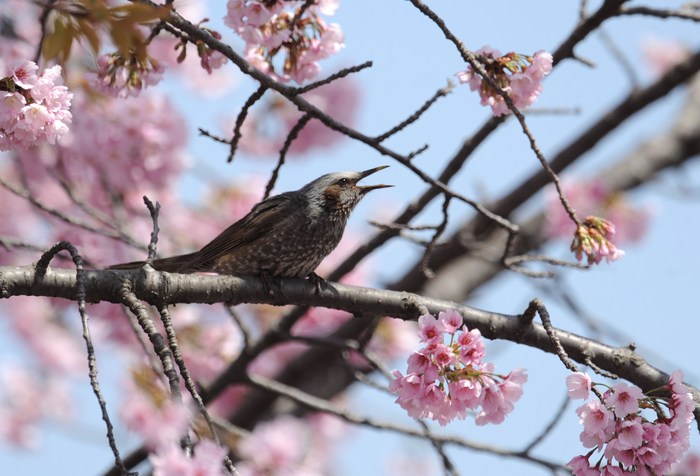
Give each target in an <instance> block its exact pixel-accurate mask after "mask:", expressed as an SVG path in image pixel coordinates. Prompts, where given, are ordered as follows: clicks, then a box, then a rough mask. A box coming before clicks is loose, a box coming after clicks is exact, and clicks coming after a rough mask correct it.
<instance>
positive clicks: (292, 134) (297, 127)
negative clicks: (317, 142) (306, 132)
mask: <svg viewBox="0 0 700 476" xmlns="http://www.w3.org/2000/svg"><path fill="white" fill-rule="evenodd" d="M311 119H313V116H312V115H311V114H308V113H307V114H304V115H303V116H301V117H300V118H299V120H298V121H297V123H296V124H294V127H292V130H290V131H289V134H288V135H287V138H286V139H285V141H284V145H283V146H282V150H280V158H279V160H277V166H276V167H275V169H274V170H273V171H272V175H271V176H270V180H269V181H268V182H267V186H266V187H265V195H264V196H263V200H264V199H266V198H267V197H269V196H270V192H272V189H273V187H274V186H275V182H277V177H278V176H279V173H280V169H281V168H282V165H284V161H285V159H286V158H287V152H289V148H290V147H291V145H292V142H294V140H295V139H296V138H297V137H299V133H300V132H301V130H302V129H303V128H304V127H305V126H306V124H308V123H309V121H310V120H311Z"/></svg>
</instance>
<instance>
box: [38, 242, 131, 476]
mask: <svg viewBox="0 0 700 476" xmlns="http://www.w3.org/2000/svg"><path fill="white" fill-rule="evenodd" d="M61 251H68V252H69V253H70V255H71V258H72V260H73V263H74V264H75V281H76V296H75V297H76V300H77V301H78V313H79V314H80V323H81V326H82V328H83V340H85V347H86V349H87V360H88V376H89V378H90V387H91V388H92V391H93V393H94V394H95V397H96V398H97V403H98V404H99V405H100V411H101V412H102V420H104V422H105V426H106V427H107V441H108V442H109V447H110V449H111V450H112V454H113V455H114V464H115V466H116V467H117V468H119V470H120V471H121V474H124V475H133V474H136V473H129V472H128V471H127V469H126V467H125V466H124V462H123V461H122V459H121V456H120V454H119V449H118V448H117V442H116V440H115V439H114V427H113V426H112V421H111V420H110V418H109V412H108V411H107V403H106V402H105V399H104V397H103V396H102V391H101V390H100V383H99V381H98V380H97V357H96V356H95V347H94V346H93V344H92V338H91V337H90V328H89V326H88V314H87V310H86V309H85V295H86V292H85V269H84V268H83V259H82V258H81V257H80V254H79V253H78V250H77V249H76V248H75V246H73V245H72V244H71V243H70V242H68V241H60V242H58V243H56V244H55V245H53V246H52V247H51V249H49V250H48V251H47V252H46V253H44V254H43V255H42V256H41V258H39V261H38V262H37V263H36V271H37V274H36V276H37V279H42V278H43V276H44V275H45V274H46V272H47V270H48V266H49V263H50V262H51V260H52V259H53V258H54V257H55V256H56V254H58V253H59V252H61Z"/></svg>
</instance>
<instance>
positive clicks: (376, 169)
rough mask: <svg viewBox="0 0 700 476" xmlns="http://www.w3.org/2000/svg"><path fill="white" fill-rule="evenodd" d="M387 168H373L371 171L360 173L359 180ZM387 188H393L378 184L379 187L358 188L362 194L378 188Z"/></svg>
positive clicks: (384, 166)
mask: <svg viewBox="0 0 700 476" xmlns="http://www.w3.org/2000/svg"><path fill="white" fill-rule="evenodd" d="M387 167H389V166H388V165H380V166H379V167H375V168H373V169H369V170H365V171H364V172H360V180H362V179H363V178H365V177H367V176H368V175H372V174H373V173H375V172H379V171H380V170H384V169H385V168H387ZM387 187H393V185H384V184H379V185H363V186H358V187H357V188H359V189H360V190H362V193H367V192H369V191H370V190H376V189H378V188H387Z"/></svg>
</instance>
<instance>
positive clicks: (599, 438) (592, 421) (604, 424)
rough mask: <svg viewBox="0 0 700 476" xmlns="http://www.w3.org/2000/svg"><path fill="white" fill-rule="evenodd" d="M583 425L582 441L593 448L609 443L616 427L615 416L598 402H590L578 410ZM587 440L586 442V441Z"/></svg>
mask: <svg viewBox="0 0 700 476" xmlns="http://www.w3.org/2000/svg"><path fill="white" fill-rule="evenodd" d="M576 413H577V414H578V416H579V422H580V423H581V424H582V425H583V432H582V433H581V440H582V442H583V443H584V446H586V447H591V446H595V445H600V444H603V443H604V442H605V441H607V440H608V439H609V438H610V436H612V432H613V430H614V427H615V415H614V414H613V412H611V411H610V410H609V409H608V408H607V407H606V406H605V405H602V404H601V403H600V402H598V401H590V402H588V403H586V404H584V405H583V406H581V407H579V408H578V409H577V410H576ZM584 440H585V441H584Z"/></svg>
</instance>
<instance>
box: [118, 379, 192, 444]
mask: <svg viewBox="0 0 700 476" xmlns="http://www.w3.org/2000/svg"><path fill="white" fill-rule="evenodd" d="M125 395H126V396H127V398H126V399H125V400H124V402H123V404H122V407H121V410H120V412H119V416H120V417H121V419H122V421H123V422H124V423H125V424H126V426H127V428H129V429H130V430H131V431H133V432H135V433H136V434H138V435H139V436H140V437H141V438H143V440H144V442H145V443H146V444H147V445H148V446H149V447H150V448H159V447H165V446H168V445H172V444H177V443H178V442H179V440H180V438H182V436H184V435H185V433H186V432H187V428H188V426H189V421H190V419H189V412H188V411H187V408H185V406H184V405H183V404H181V403H178V402H175V401H172V400H170V399H168V398H167V397H165V396H164V394H163V395H158V396H157V398H158V399H163V398H164V400H163V401H161V402H158V403H156V402H155V401H154V398H156V397H155V396H152V395H145V394H144V393H143V392H142V391H141V390H140V389H138V388H136V387H134V386H133V385H129V386H128V391H127V392H125Z"/></svg>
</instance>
